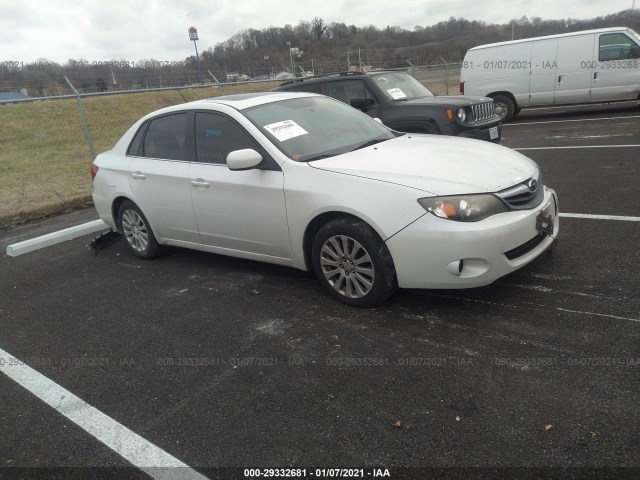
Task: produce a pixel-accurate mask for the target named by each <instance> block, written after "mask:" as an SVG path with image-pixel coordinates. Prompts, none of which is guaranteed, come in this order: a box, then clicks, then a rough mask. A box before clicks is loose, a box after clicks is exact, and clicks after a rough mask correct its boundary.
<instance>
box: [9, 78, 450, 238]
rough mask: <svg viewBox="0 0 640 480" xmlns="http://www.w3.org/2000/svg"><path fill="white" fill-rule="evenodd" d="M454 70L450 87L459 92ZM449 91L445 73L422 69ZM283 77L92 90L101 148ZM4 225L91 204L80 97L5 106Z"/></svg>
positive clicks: (87, 102)
mask: <svg viewBox="0 0 640 480" xmlns="http://www.w3.org/2000/svg"><path fill="white" fill-rule="evenodd" d="M454 73H456V74H458V73H459V72H451V74H452V77H450V78H449V93H450V94H452V95H453V94H457V90H458V89H457V86H458V83H457V82H458V77H457V76H453V74H454ZM416 77H417V78H418V79H419V80H420V81H422V82H423V83H425V84H426V85H427V87H429V89H431V90H432V91H433V92H434V93H436V94H439V95H443V94H445V92H446V85H445V77H444V72H435V73H433V74H429V73H425V74H424V75H416ZM278 84H279V82H274V83H256V84H240V85H233V86H224V87H222V88H220V89H218V88H217V87H207V88H198V89H188V90H180V91H178V90H167V91H162V92H143V93H132V94H123V95H107V96H99V97H87V98H84V99H83V100H82V103H83V106H84V109H85V112H86V116H87V122H88V125H89V132H90V134H91V138H92V140H93V144H94V148H95V151H96V153H100V152H103V151H106V150H109V149H110V148H111V147H112V146H113V145H114V144H115V143H116V141H117V140H118V139H119V138H120V137H121V136H122V135H123V134H124V133H125V132H126V131H127V129H128V128H129V127H130V126H131V125H132V124H133V123H135V122H136V121H137V120H138V119H139V118H140V117H142V116H143V115H145V114H147V113H149V112H152V111H154V110H157V109H159V108H162V107H167V106H170V105H177V104H180V103H185V101H187V102H188V101H193V100H199V99H203V98H210V97H214V96H218V95H229V94H233V93H248V92H260V91H268V90H270V89H272V88H274V87H275V86H277V85H278ZM0 146H1V148H0V228H3V227H6V226H9V225H13V224H17V223H22V222H25V221H28V220H32V219H35V218H41V217H44V216H47V215H53V214H56V213H60V212H63V211H65V210H68V209H71V208H76V207H78V206H84V205H90V204H91V198H90V194H91V176H90V166H91V155H90V152H89V147H88V146H87V142H86V140H85V137H84V130H83V127H82V120H81V117H80V112H79V109H78V103H77V101H76V100H75V99H63V100H43V101H37V102H29V103H17V104H8V105H0Z"/></svg>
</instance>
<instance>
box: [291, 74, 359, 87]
mask: <svg viewBox="0 0 640 480" xmlns="http://www.w3.org/2000/svg"><path fill="white" fill-rule="evenodd" d="M362 75H366V72H333V73H323V74H320V75H312V76H310V77H302V78H296V79H292V80H287V81H286V82H284V83H282V84H281V85H280V86H284V85H292V84H294V83H304V82H305V81H306V80H314V79H316V78H327V77H357V76H362Z"/></svg>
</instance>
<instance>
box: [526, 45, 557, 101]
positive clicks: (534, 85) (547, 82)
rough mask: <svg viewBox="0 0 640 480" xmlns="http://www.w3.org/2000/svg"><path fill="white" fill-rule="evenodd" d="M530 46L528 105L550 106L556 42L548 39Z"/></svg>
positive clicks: (554, 90) (553, 82)
mask: <svg viewBox="0 0 640 480" xmlns="http://www.w3.org/2000/svg"><path fill="white" fill-rule="evenodd" d="M531 44H532V45H531V64H530V66H531V77H530V80H529V92H530V95H529V105H531V106H535V105H552V104H553V102H554V99H555V94H556V67H557V64H556V55H557V51H558V40H557V39H556V38H549V39H547V40H536V41H533V42H531Z"/></svg>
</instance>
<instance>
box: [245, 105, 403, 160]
mask: <svg viewBox="0 0 640 480" xmlns="http://www.w3.org/2000/svg"><path fill="white" fill-rule="evenodd" d="M242 114H243V115H244V116H245V117H247V118H248V119H249V120H250V121H251V122H252V123H253V124H254V125H255V126H256V127H258V128H259V129H260V131H261V132H262V133H264V134H265V135H266V136H267V138H269V140H271V142H272V143H273V144H274V145H275V146H276V147H278V148H279V149H280V150H281V151H282V152H283V153H284V154H285V155H287V157H289V158H291V159H292V160H296V161H299V162H308V161H312V160H318V159H321V158H326V157H331V156H334V155H339V154H341V153H346V152H351V151H353V150H356V149H358V148H363V147H364V146H367V145H373V144H374V143H378V142H383V141H385V140H389V139H391V138H394V137H395V135H394V133H393V132H392V131H391V130H389V129H388V128H387V127H384V126H383V125H380V124H379V123H378V122H376V121H375V120H373V119H372V118H371V117H369V116H367V115H365V114H364V113H361V112H360V111H359V110H356V109H355V108H353V107H350V106H348V105H345V104H344V103H342V102H339V101H337V100H333V99H331V98H328V97H321V96H318V97H303V98H292V99H290V100H282V101H280V102H274V103H267V104H265V105H259V106H257V107H252V108H248V109H246V110H243V111H242Z"/></svg>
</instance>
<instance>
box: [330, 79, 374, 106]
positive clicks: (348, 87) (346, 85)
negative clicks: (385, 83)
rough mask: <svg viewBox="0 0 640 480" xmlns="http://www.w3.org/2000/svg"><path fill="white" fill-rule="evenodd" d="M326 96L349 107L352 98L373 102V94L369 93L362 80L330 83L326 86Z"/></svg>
mask: <svg viewBox="0 0 640 480" xmlns="http://www.w3.org/2000/svg"><path fill="white" fill-rule="evenodd" d="M327 95H329V96H330V97H333V98H335V99H336V100H340V101H341V102H344V103H346V104H347V105H351V99H353V98H371V99H373V100H375V97H374V96H373V93H371V91H370V90H369V88H368V87H367V85H366V84H365V83H364V81H363V80H342V81H338V82H330V83H329V84H328V86H327Z"/></svg>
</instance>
